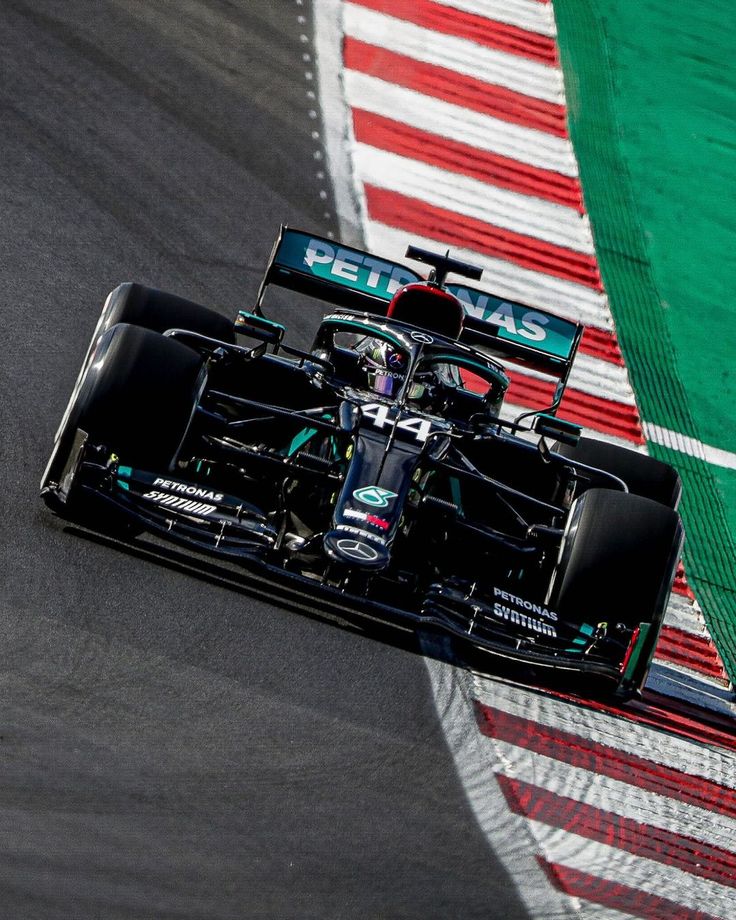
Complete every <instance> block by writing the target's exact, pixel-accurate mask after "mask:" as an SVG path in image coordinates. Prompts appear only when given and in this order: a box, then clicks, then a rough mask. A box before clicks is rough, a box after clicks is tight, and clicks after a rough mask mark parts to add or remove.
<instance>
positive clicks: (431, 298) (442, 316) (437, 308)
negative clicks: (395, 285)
mask: <svg viewBox="0 0 736 920" xmlns="http://www.w3.org/2000/svg"><path fill="white" fill-rule="evenodd" d="M386 315H387V316H388V317H390V318H391V319H397V320H399V321H400V322H404V323H411V325H412V326H419V327H420V328H422V329H426V330H428V331H429V332H436V333H437V334H438V335H443V336H446V337H447V338H448V339H455V340H457V339H459V338H460V334H461V333H462V331H463V318H464V316H465V311H464V310H463V305H462V304H461V303H460V301H459V300H458V299H457V297H455V295H454V294H450V292H449V291H443V290H442V288H439V287H435V286H433V285H432V284H427V283H426V282H424V281H415V282H413V283H411V284H406V285H404V286H403V287H401V288H399V290H398V291H397V292H396V293H395V294H394V296H393V298H392V299H391V303H390V304H389V307H388V310H387V313H386Z"/></svg>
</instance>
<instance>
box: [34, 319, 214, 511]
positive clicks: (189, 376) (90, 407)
mask: <svg viewBox="0 0 736 920" xmlns="http://www.w3.org/2000/svg"><path fill="white" fill-rule="evenodd" d="M203 383H204V370H203V361H202V358H201V357H200V356H199V355H198V354H197V353H196V352H194V351H193V350H192V349H190V348H187V347H186V346H185V345H182V344H181V343H179V342H177V341H175V340H173V339H170V338H167V337H165V336H162V335H159V334H158V333H156V332H152V331H151V330H149V329H140V328H137V327H136V326H130V325H127V324H117V325H115V326H113V327H112V328H111V329H109V330H108V331H107V332H105V333H103V335H102V336H101V338H100V340H99V342H98V344H97V346H96V348H95V350H94V352H93V354H92V359H91V361H90V362H89V364H88V367H87V369H86V371H85V372H84V374H83V376H82V378H81V380H80V381H79V383H78V385H77V386H76V387H75V390H74V392H73V394H72V397H71V399H70V401H69V405H68V406H67V409H66V412H65V414H64V418H63V420H62V423H61V426H60V428H59V433H58V436H57V439H56V442H55V444H54V449H53V452H52V455H51V458H50V460H49V463H48V465H47V467H46V471H45V472H44V476H43V479H42V480H41V490H42V495H43V497H44V499H45V500H46V502H47V504H49V505H50V506H51V507H52V508H53V510H55V511H57V512H59V513H62V514H64V516H73V517H78V516H80V515H84V516H86V514H87V512H88V511H89V509H90V508H91V507H93V506H96V505H97V504H98V503H96V502H94V501H93V502H87V501H86V499H84V497H83V493H82V492H81V490H80V488H79V486H78V484H77V483H76V482H75V481H74V476H73V475H72V478H71V481H70V482H68V483H67V484H66V486H67V488H66V489H65V491H66V501H63V500H62V498H61V496H60V492H59V489H58V486H59V485H60V478H61V476H62V473H63V471H64V470H65V468H66V469H67V470H68V462H69V460H70V455H71V452H72V450H73V446H74V440H75V435H76V433H77V431H78V430H80V429H81V430H83V431H84V432H86V433H87V435H88V440H87V443H88V444H94V445H104V446H105V447H106V448H107V450H109V451H110V452H111V453H112V452H113V451H114V452H115V453H116V454H118V455H119V456H120V458H121V459H122V460H123V462H124V463H126V464H128V465H130V466H137V467H140V468H143V469H148V470H162V471H165V470H168V469H169V467H170V466H171V465H172V463H173V462H174V460H175V458H176V455H177V452H178V450H179V447H180V446H181V443H182V441H183V439H184V436H185V434H186V432H187V429H188V427H189V422H190V420H191V418H192V414H193V411H194V408H195V405H196V402H197V398H198V395H199V392H200V390H201V388H202V386H203Z"/></svg>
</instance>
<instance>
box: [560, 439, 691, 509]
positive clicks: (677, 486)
mask: <svg viewBox="0 0 736 920" xmlns="http://www.w3.org/2000/svg"><path fill="white" fill-rule="evenodd" d="M552 450H553V451H554V452H555V453H557V454H562V456H563V457H568V458H569V459H570V460H577V461H579V462H580V463H585V464H587V465H588V466H594V467H598V468H599V469H602V470H606V471H607V472H609V473H613V475H614V476H618V478H619V479H623V481H624V482H625V483H626V485H627V486H628V488H629V492H631V493H633V494H634V495H641V496H643V497H644V498H651V499H652V501H655V502H659V504H661V505H666V506H667V507H668V508H673V509H676V508H677V506H678V504H679V501H680V494H681V493H682V482H681V481H680V475H679V473H678V472H677V470H675V469H673V467H671V466H669V465H668V464H667V463H662V462H661V461H660V460H656V459H655V458H654V457H648V456H646V454H640V453H638V452H637V451H635V450H629V449H628V448H626V447H619V446H618V445H616V444H608V443H606V442H605V441H598V440H596V439H595V438H581V439H580V441H579V442H578V443H577V444H576V445H574V446H572V445H570V444H560V443H559V442H558V443H555V444H553V445H552ZM593 484H594V485H596V483H595V481H594V483H593ZM600 485H604V483H603V482H601V483H600Z"/></svg>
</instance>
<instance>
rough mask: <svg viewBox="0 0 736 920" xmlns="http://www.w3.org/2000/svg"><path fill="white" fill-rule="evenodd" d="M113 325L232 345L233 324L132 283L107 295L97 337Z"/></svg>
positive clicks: (191, 303) (194, 305)
mask: <svg viewBox="0 0 736 920" xmlns="http://www.w3.org/2000/svg"><path fill="white" fill-rule="evenodd" d="M116 323H129V324H130V325H131V326H141V327H143V328H144V329H152V330H153V331H154V332H166V330H167V329H187V330H189V331H190V332H198V333H199V334H200V335H206V336H208V337H209V338H211V339H218V340H219V341H221V342H228V343H230V344H234V343H235V331H234V329H233V323H232V320H229V319H227V318H226V317H225V316H222V315H221V314H220V313H217V312H216V311H215V310H211V309H210V308H209V307H203V306H202V305H201V304H198V303H195V302H194V301H192V300H186V299H185V298H184V297H179V296H178V295H177V294H169V293H168V292H167V291H158V290H156V289H155V288H149V287H145V286H144V285H142V284H138V283H137V282H132V281H127V282H125V284H120V285H118V286H117V287H116V288H115V289H114V290H113V291H110V293H109V294H108V296H107V300H106V301H105V306H104V307H103V309H102V316H101V317H100V322H99V324H98V328H97V332H96V335H97V337H98V338H99V336H101V335H102V334H103V333H104V332H106V331H107V330H108V329H110V328H111V327H112V326H114V325H115V324H116Z"/></svg>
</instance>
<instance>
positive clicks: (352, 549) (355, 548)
mask: <svg viewBox="0 0 736 920" xmlns="http://www.w3.org/2000/svg"><path fill="white" fill-rule="evenodd" d="M336 545H337V548H338V549H339V550H340V552H341V553H344V554H345V555H346V556H349V557H350V559H357V560H358V561H359V562H375V560H376V559H378V550H377V549H374V548H373V547H372V546H368V544H367V543H361V542H360V540H338V541H337V544H336Z"/></svg>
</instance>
